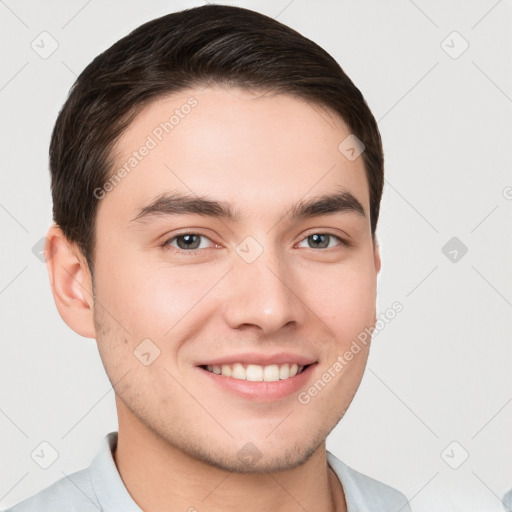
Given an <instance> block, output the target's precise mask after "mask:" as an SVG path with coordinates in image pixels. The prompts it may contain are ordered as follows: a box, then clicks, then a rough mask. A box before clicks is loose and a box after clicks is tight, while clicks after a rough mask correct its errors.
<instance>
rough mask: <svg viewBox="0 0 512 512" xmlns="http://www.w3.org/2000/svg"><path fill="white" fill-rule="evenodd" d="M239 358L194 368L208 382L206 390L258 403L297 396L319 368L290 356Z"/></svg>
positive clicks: (316, 362)
mask: <svg viewBox="0 0 512 512" xmlns="http://www.w3.org/2000/svg"><path fill="white" fill-rule="evenodd" d="M238 357H240V360H237V356H233V357H231V358H229V360H227V359H224V360H220V359H217V360H216V361H203V362H202V363H203V364H199V365H196V368H197V369H198V370H199V371H200V373H201V375H203V376H204V377H205V378H207V379H208V381H205V385H207V386H208V387H210V386H213V387H214V389H218V390H220V391H221V392H228V393H229V394H230V395H231V396H233V395H235V396H237V397H239V398H243V399H244V400H245V401H251V402H258V403H269V402H274V401H277V400H281V399H286V398H289V397H291V396H292V395H294V394H295V393H298V392H300V390H301V389H302V388H304V387H305V386H307V385H308V382H309V381H310V380H311V379H312V378H313V376H314V374H315V367H316V366H317V365H318V361H315V360H314V359H311V358H306V357H300V356H293V355H289V354H288V355H287V354H280V355H279V356H275V357H272V356H267V357H264V358H261V357H259V356H256V355H254V356H246V357H241V356H238ZM206 382H207V384H206Z"/></svg>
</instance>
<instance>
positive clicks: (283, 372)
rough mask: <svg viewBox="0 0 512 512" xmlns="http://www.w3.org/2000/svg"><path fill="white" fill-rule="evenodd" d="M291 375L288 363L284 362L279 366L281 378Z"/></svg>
mask: <svg viewBox="0 0 512 512" xmlns="http://www.w3.org/2000/svg"><path fill="white" fill-rule="evenodd" d="M289 376H290V367H289V366H288V364H282V365H281V366H280V368H279V378H280V379H281V380H284V379H287V378H288V377H289Z"/></svg>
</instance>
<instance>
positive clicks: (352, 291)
mask: <svg viewBox="0 0 512 512" xmlns="http://www.w3.org/2000/svg"><path fill="white" fill-rule="evenodd" d="M303 290H304V291H303V294H304V297H307V299H308V300H307V302H308V304H311V308H312V309H313V311H315V313H316V314H317V315H318V316H319V317H320V318H322V319H323V320H324V322H325V323H326V324H327V325H328V326H329V327H330V328H331V329H332V331H334V333H335V334H336V335H337V336H338V338H339V339H340V340H341V341H342V340H346V339H347V338H351V337H353V336H357V334H358V333H359V332H361V331H362V330H364V329H365V328H366V327H369V326H370V325H373V322H374V315H375V300H376V276H375V272H374V269H373V268H372V267H371V266H369V265H363V266H361V267H354V266H350V265H347V266H343V265H340V266H337V267H336V268H335V267H333V268H332V269H329V270H327V271H324V272H323V273H320V272H319V273H318V274H316V275H315V277H314V279H311V278H310V279H308V280H306V281H304V282H303Z"/></svg>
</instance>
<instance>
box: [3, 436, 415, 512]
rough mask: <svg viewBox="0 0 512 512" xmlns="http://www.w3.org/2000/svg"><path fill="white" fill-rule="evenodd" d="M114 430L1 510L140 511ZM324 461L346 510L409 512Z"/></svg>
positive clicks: (395, 498)
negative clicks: (121, 467) (118, 457)
mask: <svg viewBox="0 0 512 512" xmlns="http://www.w3.org/2000/svg"><path fill="white" fill-rule="evenodd" d="M116 446H117V432H110V433H109V434H107V435H106V436H105V438H104V439H103V442H102V444H101V446H100V448H99V450H98V452H97V453H96V455H95V457H94V458H93V460H92V462H91V464H90V465H89V467H87V468H85V469H82V470H80V471H77V472H75V473H72V474H70V475H69V476H68V477H63V478H61V479H60V480H58V481H57V482H55V483H54V484H52V485H50V486H49V487H46V488H45V489H43V490H42V491H40V492H38V493H37V494H35V495H34V496H31V497H29V498H27V499H25V500H23V501H21V502H19V503H18V504H16V505H14V506H13V507H11V508H9V509H8V510H6V511H4V512H64V511H65V512H98V511H102V512H142V509H141V508H139V506H138V505H137V504H136V503H135V501H133V498H132V497H131V496H130V494H129V492H128V490H127V489H126V487H125V486H124V483H123V481H122V480H121V476H120V475H119V472H118V470H117V467H116V464H115V462H114V458H113V455H112V453H113V452H114V451H115V448H116ZM327 462H328V463H329V465H330V466H331V468H332V469H333V471H334V472H335V473H336V475H337V476H338V478H339V480H340V482H341V485H342V487H343V490H344V492H345V499H346V501H347V512H410V507H409V504H408V502H407V499H406V498H405V496H404V495H403V494H402V493H401V492H399V491H397V490H396V489H393V488H392V487H389V486H388V485H386V484H383V483H381V482H379V481H378V480H374V479H373V478H370V477H369V476H366V475H363V474H361V473H359V472H357V471H355V470H354V469H352V468H350V467H349V466H347V465H346V464H345V463H343V462H341V460H339V459H337V458H336V457H335V456H334V455H333V454H332V453H330V452H329V451H328V452H327Z"/></svg>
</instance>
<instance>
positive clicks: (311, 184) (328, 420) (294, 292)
mask: <svg viewBox="0 0 512 512" xmlns="http://www.w3.org/2000/svg"><path fill="white" fill-rule="evenodd" d="M191 96H193V97H194V98H196V99H197V101H198V105H197V106H196V107H195V108H194V109H193V110H192V112H191V113H190V114H189V115H188V116H187V117H186V118H184V119H182V120H180V124H179V125H178V126H176V127H175V129H174V130H173V131H172V132H171V133H170V134H168V135H166V137H165V138H164V140H163V141H162V142H161V143H160V144H159V145H158V146H157V147H156V148H155V149H153V150H152V151H151V152H150V153H149V154H148V155H147V156H146V157H145V158H144V159H143V160H142V161H141V162H140V163H138V165H137V167H136V168H135V169H134V170H133V171H132V172H130V173H129V174H128V175H127V176H126V177H125V178H124V179H123V180H122V181H121V182H120V183H119V184H118V185H117V186H116V187H115V188H114V189H113V190H112V191H110V192H108V194H106V196H105V197H104V198H103V199H101V200H100V202H99V209H98V215H97V219H96V237H97V245H96V252H95V260H94V262H95V272H94V290H93V286H92V284H93V283H92V278H91V274H90V272H89V269H88V267H87V264H86V263H85V258H84V257H83V256H82V254H81V253H80V252H79V251H78V249H77V247H76V246H75V245H74V244H72V243H69V242H68V241H67V240H66V239H65V237H64V236H63V234H62V232H61V231H60V229H59V228H58V227H57V226H55V225H54V226H52V227H51V228H50V230H49V231H48V235H47V247H46V251H47V254H48V255H51V256H52V257H50V258H49V259H48V263H47V264H48V270H49V274H50V282H51V285H52V290H53V295H54V299H55V302H56V305H57V307H58V310H59V312H60V314H61V316H62V318H63V320H64V321H65V322H66V323H67V324H68V325H69V326H70V327H71V328H72V329H73V330H74V331H76V332H77V333H79V334H80V335H82V336H85V337H88V338H95V339H96V340H97V344H98V349H99V353H100V356H101V359H102V362H103V364H104V367H105V370H106V372H107V375H108V377H109V379H110V381H111V383H112V384H113V386H114V388H115V392H116V406H117V412H118V417H119V438H118V446H117V450H116V452H115V462H116V465H117V467H118V470H119V472H120V475H121V477H122V479H123V481H124V483H125V485H126V487H127V489H128V491H129V492H130V494H131V496H132V497H133V499H134V500H135V501H136V502H137V503H138V505H139V506H140V507H141V508H142V509H143V510H148V511H152V510H169V509H170V508H173V509H174V510H189V509H190V507H196V508H197V510H198V511H200V512H203V511H221V510H222V511H224V512H225V511H235V510H240V509H242V508H243V509H244V510H246V511H260V510H275V511H283V512H285V511H292V510H297V508H298V506H299V505H298V504H300V506H302V507H304V509H306V510H322V511H333V510H338V511H343V510H346V503H345V499H344V493H343V489H342V487H341V485H340V483H339V481H338V479H337V478H336V476H335V475H334V473H333V472H332V470H331V469H330V468H329V467H328V465H327V461H326V447H325V439H326V437H327V435H328V434H329V432H330V431H331V430H332V429H333V428H334V427H335V425H336V424H337V423H338V421H339V420H340V419H341V418H342V416H343V414H344V413H345V411H346V409H347V408H348V406H349V404H350V402H351V401H352V398H353V397H354V394H355V392H356V390H357V388H358V386H359V383H360V381H361V378H362V375H363V372H364V368H365V365H366V360H367V356H368V346H366V347H362V350H361V352H359V353H358V354H357V355H356V356H355V357H354V358H353V359H352V361H350V362H349V364H347V366H346V367H345V368H344V369H343V371H341V372H339V374H337V376H336V377H335V378H333V379H332V380H331V382H330V383H329V384H328V385H327V386H325V388H324V389H323V390H322V391H321V392H320V393H318V395H317V396H315V397H314V398H312V399H311V401H310V403H308V404H307V405H304V404H301V403H299V401H298V400H297V393H293V394H292V395H290V396H287V397H285V398H283V399H280V400H276V401H273V402H265V401H260V402H258V401H254V400H247V399H243V398H241V397H239V396H237V395H235V394H233V393H232V392H230V391H226V390H224V389H221V388H220V387H219V386H217V385H210V384H207V382H208V383H209V382H210V381H209V380H208V379H209V378H210V377H209V376H208V378H207V377H205V376H204V375H203V374H202V373H200V372H203V370H201V369H199V368H197V367H196V366H195V365H196V364H197V362H198V361H200V360H205V359H208V358H213V357H218V356H219V355H230V354H233V353H235V354H240V353H241V352H248V351H250V352H256V353H259V354H263V353H268V352H270V353H276V352H281V351H282V352H291V353H297V354H302V355H307V356H309V357H312V358H314V360H316V361H317V364H316V365H315V367H314V368H313V371H312V373H311V376H310V378H309V380H308V383H307V385H305V386H304V388H303V389H306V390H307V388H308V387H309V386H310V385H311V384H312V383H314V382H315V381H317V379H318V378H320V376H321V375H322V374H323V373H324V372H325V371H326V370H327V369H328V368H329V367H331V366H332V365H333V363H334V362H335V361H336V358H337V357H338V355H340V354H343V353H344V352H345V351H346V350H347V349H348V348H349V347H350V344H351V342H352V341H353V340H354V339H356V337H357V335H358V334H359V333H360V332H361V331H363V330H364V329H365V328H366V327H369V326H372V325H374V323H375V321H376V311H375V299H376V281H377V274H378V272H379V270H380V256H379V251H378V246H377V245H376V244H375V243H374V240H372V236H371V229H370V218H369V191H368V184H367V180H366V174H365V169H364V163H363V159H362V157H360V158H357V159H356V160H354V161H349V160H348V159H346V158H345V157H344V156H343V155H342V154H341V153H340V151H339V150H338V145H339V144H340V142H341V141H343V140H344V139H345V137H347V136H348V135H349V133H350V132H349V130H348V128H347V127H346V125H345V123H344V122H343V121H342V120H341V119H339V117H337V116H336V115H334V113H332V112H330V111H328V110H326V109H321V108H320V107H316V106H313V105H311V104H309V103H306V102H304V101H302V100H300V99H297V98H293V97H291V96H288V95H277V96H265V97H263V96H262V95H261V93H260V94H256V93H254V92H247V91H243V90H240V89H236V88H221V87H208V88H201V89H200V88H196V89H191V90H189V91H183V92H182V93H180V94H175V95H172V96H167V97H165V98H162V99H159V100H158V101H154V102H153V103H151V104H149V105H148V106H146V107H145V108H144V109H143V110H142V112H141V113H140V114H139V115H138V117H137V118H136V119H135V120H134V121H133V122H132V124H131V125H130V126H129V127H128V128H127V130H126V131H125V133H124V134H123V135H122V137H121V138H120V139H119V141H118V143H117V145H116V148H115V154H116V158H117V161H116V163H117V164H118V165H119V166H122V165H123V163H124V162H126V160H127V159H128V158H129V156H130V154H131V153H132V151H134V150H136V149H137V148H139V147H140V146H141V145H142V144H143V143H144V141H145V140H146V137H147V135H148V134H150V133H151V132H152V130H153V129H154V128H155V126H157V125H158V124H159V123H160V122H162V121H163V120H165V119H166V118H168V116H169V112H172V111H173V110H175V109H176V108H179V107H180V106H181V105H183V104H184V103H185V102H186V101H187V99H189V98H190V97H191ZM116 168H117V167H116ZM340 187H341V188H343V189H345V190H348V191H350V192H351V193H352V194H353V195H354V196H355V197H356V198H357V199H358V200H359V202H360V203H361V204H362V205H363V207H364V210H365V212H366V215H365V216H361V215H358V214H357V213H354V212H338V213H336V214H332V215H323V216H316V217H313V218H308V219H302V220H299V221H297V222H290V221H289V220H288V218H287V217H286V213H287V212H288V211H289V209H290V207H291V206H292V205H293V204H295V203H296V202H298V201H299V200H301V199H310V198H313V197H316V196H318V195H322V194H325V193H332V191H333V190H334V189H335V188H340ZM169 191H179V192H184V193H187V192H189V193H190V192H191V191H192V192H193V193H194V194H198V195H208V196H209V197H211V198H215V199H218V200H223V201H226V202H228V203H230V204H231V205H232V206H233V207H234V208H236V209H237V210H238V211H239V212H240V213H241V214H242V215H244V217H245V218H244V221H243V222H232V221H229V220H225V219H217V218H210V217H206V216H199V215H181V216H179V215H174V216H167V217H162V218H154V219H152V220H151V221H150V222H147V223H146V224H139V223H130V220H131V219H133V218H134V217H135V216H136V214H137V213H138V211H139V210H140V208H142V207H144V206H145V205H147V204H149V202H151V201H152V200H153V198H154V197H156V196H158V195H159V194H161V193H163V192H169ZM183 228H190V232H192V233H199V234H202V235H205V237H206V238H202V239H201V240H202V242H201V246H200V247H201V248H200V249H195V251H196V254H193V255H190V254H184V252H185V249H181V253H180V252H179V251H180V246H179V245H178V243H177V239H176V238H174V239H173V240H174V241H171V242H169V244H168V245H167V247H162V246H161V245H160V244H163V242H165V241H166V240H169V239H172V237H173V236H176V235H177V232H178V230H183ZM313 233H332V234H334V235H336V236H340V237H341V238H345V239H349V240H350V241H351V244H352V245H351V246H350V247H346V246H344V245H341V244H340V242H339V240H337V239H336V238H331V239H330V242H329V248H327V249H322V248H318V247H317V246H315V245H314V244H311V242H310V241H309V240H310V239H309V238H308V236H310V235H311V234H313ZM248 236H252V237H254V238H255V239H256V240H257V241H258V243H259V244H260V245H261V246H262V247H263V253H262V254H261V255H260V256H259V258H257V259H256V260H255V261H254V262H252V263H251V264H248V263H247V262H246V261H244V260H243V259H242V258H241V257H240V256H239V254H238V253H237V252H236V251H235V249H236V248H237V246H238V244H240V243H241V242H242V241H243V240H244V239H245V238H246V237H248ZM171 244H172V245H171ZM181 247H183V245H181ZM146 338H149V339H150V340H152V342H153V343H154V344H155V345H156V346H158V348H159V350H160V355H159V357H158V358H157V359H155V360H154V362H153V363H152V364H150V365H149V366H145V365H143V364H141V362H140V361H139V359H137V358H136V357H134V349H135V348H136V347H137V346H138V345H139V344H140V343H141V341H142V340H144V339H146ZM248 442H251V443H253V445H255V446H256V447H257V450H258V452H259V454H260V455H261V457H260V458H259V460H258V461H257V462H256V463H255V464H252V465H250V466H247V465H245V464H244V463H243V462H242V461H241V460H240V458H239V457H238V456H237V453H238V452H239V450H240V449H241V448H242V447H243V446H244V445H245V444H246V443H248ZM299 508H300V507H299ZM190 510H193V509H190Z"/></svg>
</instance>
